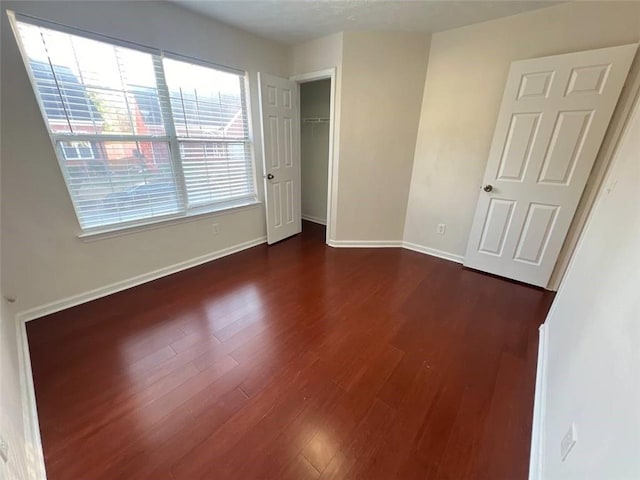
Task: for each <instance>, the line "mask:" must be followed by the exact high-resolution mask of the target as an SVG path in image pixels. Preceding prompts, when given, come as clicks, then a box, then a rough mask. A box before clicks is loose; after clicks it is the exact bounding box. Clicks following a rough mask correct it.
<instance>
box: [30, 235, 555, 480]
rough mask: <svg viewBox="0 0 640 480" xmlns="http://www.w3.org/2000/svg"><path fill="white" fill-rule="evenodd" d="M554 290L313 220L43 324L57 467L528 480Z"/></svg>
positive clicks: (45, 391)
mask: <svg viewBox="0 0 640 480" xmlns="http://www.w3.org/2000/svg"><path fill="white" fill-rule="evenodd" d="M551 300H552V294H550V293H549V292H544V291H542V290H538V289H535V288H531V287H527V286H524V285H519V284H516V283H512V282H509V281H506V280H502V279H499V278H495V277H492V276H488V275H483V274H481V273H478V272H474V271H470V270H465V269H463V268H462V267H461V266H460V265H457V264H454V263H451V262H447V261H444V260H439V259H436V258H432V257H429V256H425V255H421V254H418V253H414V252H410V251H407V250H401V249H332V248H329V247H326V246H325V245H324V229H323V228H321V227H319V226H317V225H314V224H309V223H305V225H304V232H303V234H302V235H299V236H297V237H294V238H291V239H289V240H286V241H284V242H281V243H279V244H277V245H274V246H271V247H266V246H259V247H255V248H252V249H250V250H247V251H244V252H241V253H238V254H235V255H232V256H230V257H226V258H223V259H221V260H217V261H215V262H211V263H209V264H206V265H203V266H200V267H197V268H193V269H191V270H188V271H185V272H181V273H178V274H175V275H171V276H169V277H165V278H163V279H160V280H157V281H154V282H152V283H148V284H146V285H143V286H140V287H137V288H134V289H131V290H127V291H125V292H122V293H119V294H116V295H112V296H110V297H107V298H103V299H100V300H96V301H94V302H91V303H88V304H85V305H81V306H78V307H75V308H72V309H69V310H66V311H64V312H60V313H57V314H54V315H50V316H49V317H45V318H42V319H39V320H35V321H32V322H30V323H29V324H28V327H27V332H28V338H29V344H30V348H31V360H32V364H33V374H34V381H35V388H36V395H37V402H38V411H39V416H40V428H41V432H42V439H43V443H44V451H45V457H46V466H47V473H48V478H49V479H50V480H59V479H74V480H77V479H110V480H111V479H143V478H149V479H173V480H178V479H189V480H191V479H196V478H208V479H216V480H224V479H234V480H244V479H279V480H280V479H284V480H287V479H297V480H306V479H322V480H327V479H367V480H371V479H380V480H389V479H393V478H399V479H438V480H461V479H490V480H520V479H522V480H524V479H526V478H527V469H528V456H529V439H530V433H531V420H532V411H533V392H534V382H535V365H536V355H537V342H538V340H537V339H538V334H537V328H538V326H539V324H540V323H542V321H543V320H544V318H545V316H546V313H547V310H548V308H549V306H550V302H551Z"/></svg>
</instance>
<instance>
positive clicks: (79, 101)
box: [18, 22, 165, 135]
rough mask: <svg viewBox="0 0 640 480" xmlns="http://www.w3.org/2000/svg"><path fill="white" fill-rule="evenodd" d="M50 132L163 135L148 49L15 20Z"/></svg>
mask: <svg viewBox="0 0 640 480" xmlns="http://www.w3.org/2000/svg"><path fill="white" fill-rule="evenodd" d="M18 31H19V34H20V37H21V40H22V44H23V45H24V49H25V51H26V54H27V56H28V64H29V66H30V68H31V72H32V74H33V77H34V80H35V82H36V88H37V93H38V95H39V96H40V99H41V103H42V106H43V108H44V111H45V114H46V117H47V121H48V123H49V127H50V129H51V131H52V132H54V133H78V134H102V133H104V134H118V135H134V134H135V135H164V134H165V130H164V124H163V120H162V114H161V109H160V102H159V99H158V90H157V87H156V76H155V70H154V66H153V57H152V55H150V54H148V53H143V52H138V51H135V50H131V49H128V48H123V47H119V46H115V45H110V44H108V43H104V42H98V41H96V40H91V39H88V38H83V37H79V36H76V35H70V34H68V33H63V32H57V31H55V30H50V29H47V28H42V27H38V26H34V25H29V24H26V23H22V22H18Z"/></svg>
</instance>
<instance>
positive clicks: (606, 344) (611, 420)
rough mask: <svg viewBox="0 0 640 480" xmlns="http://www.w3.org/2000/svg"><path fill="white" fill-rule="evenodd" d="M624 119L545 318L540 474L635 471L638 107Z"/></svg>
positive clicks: (639, 464)
mask: <svg viewBox="0 0 640 480" xmlns="http://www.w3.org/2000/svg"><path fill="white" fill-rule="evenodd" d="M634 117H635V118H632V119H631V121H630V122H629V126H628V129H627V131H626V133H625V135H624V136H623V138H622V140H621V142H620V146H619V148H618V150H617V153H616V155H615V157H614V160H613V163H612V166H611V171H610V173H609V175H608V177H607V179H606V181H605V183H604V188H602V190H601V192H600V193H599V196H598V199H597V201H596V204H595V206H594V208H593V210H592V215H591V216H590V219H589V222H588V224H587V226H586V227H585V231H584V235H583V236H582V238H581V239H580V242H579V245H578V248H577V250H576V253H575V256H574V257H573V259H572V261H571V265H570V267H569V269H568V271H567V274H566V277H565V279H564V280H563V283H562V286H561V287H560V291H559V292H558V295H557V296H556V298H555V301H554V303H553V307H552V309H551V311H550V312H549V316H548V317H547V320H546V322H545V329H547V342H546V346H547V348H546V351H547V356H546V368H545V369H543V370H542V371H544V372H546V376H545V377H544V379H545V380H546V390H545V389H542V390H541V392H540V393H542V394H546V395H545V397H544V402H543V405H544V410H543V411H542V414H543V415H542V416H541V418H540V420H541V422H540V423H539V425H541V426H542V432H540V433H541V434H542V439H543V442H544V444H543V448H542V449H541V454H542V474H541V475H540V477H539V478H541V479H545V480H565V479H578V478H579V479H583V480H597V479H598V480H599V479H611V480H623V479H632V478H640V451H639V448H640V374H639V373H638V365H640V322H639V321H638V320H639V319H640V297H639V296H638V286H640V248H639V247H640V190H639V189H638V186H639V185H640V104H639V105H637V106H636V108H635V116H634ZM572 423H575V425H576V431H577V437H578V441H577V443H576V445H575V446H574V448H573V450H572V451H571V453H570V454H569V456H568V457H567V459H566V460H565V461H564V462H563V461H562V460H561V458H560V442H561V440H562V438H563V436H564V434H565V433H566V432H567V430H568V429H569V426H570V425H571V424H572Z"/></svg>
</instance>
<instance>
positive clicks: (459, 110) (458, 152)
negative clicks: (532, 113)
mask: <svg viewBox="0 0 640 480" xmlns="http://www.w3.org/2000/svg"><path fill="white" fill-rule="evenodd" d="M639 25H640V3H637V2H626V3H617V2H572V3H567V4H563V5H559V6H555V7H551V8H545V9H542V10H537V11H534V12H529V13H524V14H520V15H516V16H512V17H507V18H503V19H499V20H494V21H490V22H485V23H481V24H477V25H472V26H468V27H463V28H459V29H455V30H449V31H446V32H441V33H437V34H434V35H433V38H432V41H431V50H430V54H429V68H428V72H427V78H426V82H425V85H424V98H423V101H422V112H421V115H420V127H419V132H418V140H417V142H416V149H415V161H414V165H413V173H412V178H411V191H410V195H409V206H408V209H407V217H406V224H405V234H404V239H405V241H408V242H411V243H415V244H418V245H421V246H424V247H428V248H432V249H437V250H441V251H444V252H449V253H453V254H457V255H464V252H465V249H466V244H467V238H468V234H469V230H470V228H471V223H472V219H473V214H474V210H475V206H476V201H477V198H478V193H479V189H480V183H481V181H482V176H483V174H484V169H485V165H486V160H487V155H488V153H489V147H490V143H491V139H492V136H493V130H494V127H495V122H496V118H497V115H498V110H499V106H500V101H501V99H502V92H503V88H504V84H505V81H506V78H507V73H508V70H509V65H510V62H511V61H513V60H518V59H526V58H534V57H541V56H546V55H554V54H561V53H568V52H572V51H579V50H587V49H593V48H600V47H609V46H614V45H620V44H625V43H632V42H637V41H638V39H639V32H640V27H639ZM602 161H603V160H602V159H599V160H598V162H599V163H600V164H601V163H602ZM596 168H598V167H596ZM596 187H597V184H596ZM590 188H591V187H590ZM582 208H583V209H584V206H583V207H582ZM439 223H445V224H446V225H447V230H446V235H445V236H440V235H437V234H436V226H437V224H439Z"/></svg>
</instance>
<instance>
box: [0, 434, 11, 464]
mask: <svg viewBox="0 0 640 480" xmlns="http://www.w3.org/2000/svg"><path fill="white" fill-rule="evenodd" d="M0 458H2V461H3V462H8V461H9V444H8V443H7V442H6V441H5V439H4V438H3V437H0Z"/></svg>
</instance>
